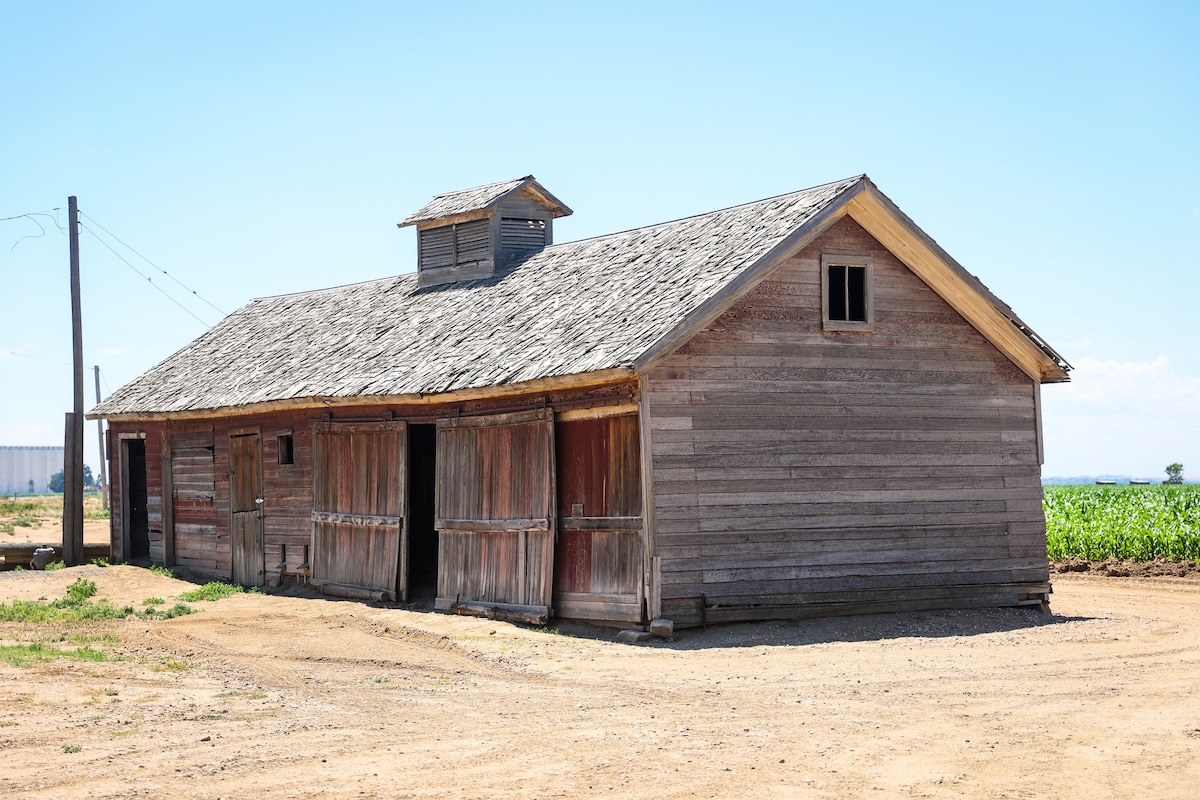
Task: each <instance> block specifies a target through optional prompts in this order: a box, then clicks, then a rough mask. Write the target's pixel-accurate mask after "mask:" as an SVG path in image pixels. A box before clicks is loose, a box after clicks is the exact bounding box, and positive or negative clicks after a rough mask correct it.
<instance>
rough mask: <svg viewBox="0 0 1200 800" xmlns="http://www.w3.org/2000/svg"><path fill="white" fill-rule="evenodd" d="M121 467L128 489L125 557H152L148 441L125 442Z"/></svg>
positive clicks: (142, 558) (126, 488)
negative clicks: (147, 490)
mask: <svg viewBox="0 0 1200 800" xmlns="http://www.w3.org/2000/svg"><path fill="white" fill-rule="evenodd" d="M121 449H122V453H121V469H122V472H123V473H124V474H123V475H122V476H121V477H122V478H124V490H125V498H124V500H125V520H126V521H125V535H126V539H125V546H126V551H125V558H127V559H128V560H130V561H141V560H147V559H149V558H150V520H149V516H148V515H147V512H146V440H145V439H123V440H122V441H121Z"/></svg>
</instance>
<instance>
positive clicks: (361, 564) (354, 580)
mask: <svg viewBox="0 0 1200 800" xmlns="http://www.w3.org/2000/svg"><path fill="white" fill-rule="evenodd" d="M407 438H408V437H407V428H406V426H405V424H404V423H403V422H354V423H351V422H321V423H317V425H316V428H315V430H314V448H315V462H314V469H313V511H312V537H313V543H312V555H311V558H312V582H313V583H314V584H315V585H318V586H323V587H325V589H326V590H327V591H330V592H332V593H339V592H340V593H354V592H362V591H366V592H379V593H382V595H383V596H384V598H385V599H391V598H393V597H399V598H401V599H404V597H405V595H406V592H407V586H406V583H407V582H406V581H405V573H406V570H405V569H404V564H403V563H402V558H403V556H404V554H405V553H406V552H407V549H408V548H407V547H406V542H405V535H406V533H407V526H406V525H405V524H404V522H405V519H404V517H405V510H404V499H405V492H404V485H405V478H404V476H405V466H406V464H407V457H408V456H407Z"/></svg>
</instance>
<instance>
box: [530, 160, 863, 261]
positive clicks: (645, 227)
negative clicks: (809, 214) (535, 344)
mask: <svg viewBox="0 0 1200 800" xmlns="http://www.w3.org/2000/svg"><path fill="white" fill-rule="evenodd" d="M863 179H866V180H870V178H868V177H867V174H866V173H865V172H864V173H861V174H859V175H852V176H851V177H849V178H842V179H841V180H836V181H826V182H825V183H818V184H817V185H816V186H809V187H808V188H805V189H796V190H795V191H791V192H782V193H780V194H775V195H771V196H770V197H762V198H759V199H758V200H749V201H747V202H745V203H736V204H734V205H732V206H725V207H724V208H716V209H713V210H712V211H702V212H700V213H698V214H689V215H687V216H685V217H677V218H676V219H668V220H663V221H662V222H652V223H650V224H649V225H640V226H638V227H635V228H625V229H623V230H619V231H613V232H612V233H598V234H596V235H595V236H585V237H584V238H582V239H572V240H571V241H569V242H555V243H554V244H551V245H547V246H546V247H545V248H544V249H546V250H553V249H555V248H558V247H566V246H567V245H572V244H579V243H580V242H593V241H596V240H597V239H607V238H608V237H610V236H621V235H623V234H626V233H636V232H638V231H647V230H650V229H651V228H659V227H662V226H664V225H674V224H675V223H677V222H687V221H688V220H692V219H699V218H701V217H711V216H714V215H716V214H722V213H724V212H726V211H734V210H736V209H739V208H745V207H747V206H756V205H759V204H760V203H769V202H770V201H772V200H779V199H780V198H783V197H791V196H792V195H797V194H804V193H806V192H813V191H816V190H817V189H824V188H825V187H826V186H833V185H835V184H838V183H844V184H847V185H850V184H853V183H855V182H857V181H860V180H863Z"/></svg>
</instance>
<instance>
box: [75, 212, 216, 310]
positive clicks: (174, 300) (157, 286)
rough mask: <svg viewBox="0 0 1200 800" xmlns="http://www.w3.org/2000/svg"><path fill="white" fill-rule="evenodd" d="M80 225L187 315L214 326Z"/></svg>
mask: <svg viewBox="0 0 1200 800" xmlns="http://www.w3.org/2000/svg"><path fill="white" fill-rule="evenodd" d="M79 227H81V228H83V229H84V230H85V231H87V232H88V233H90V234H91V235H92V238H93V239H95V240H96V241H97V242H99V243H100V244H102V245H104V246H105V247H106V248H108V251H109V252H110V253H112V254H113V255H114V256H116V257H117V258H119V259H120V260H121V261H123V262H124V263H125V266H127V267H129V268H130V269H131V270H133V271H134V272H136V273H137V274H138V275H140V276H142V277H143V278H145V279H146V281H147V282H148V283H149V284H150V285H151V286H153V287H154V288H155V289H157V290H158V291H159V293H160V294H162V296H163V297H165V298H167V299H168V300H170V301H171V302H172V303H174V304H175V305H177V306H179V307H180V308H182V309H183V310H184V312H185V313H187V315H188V316H190V317H191V318H192V319H194V320H196V321H197V322H199V323H200V324H201V325H203V326H204V327H205V328H211V327H212V325H209V324H208V323H207V322H205V321H204V320H202V319H200V318H199V317H197V316H196V315H195V314H193V313H192V311H191V309H189V308H188V307H187V306H185V305H184V304H183V303H181V302H179V301H178V300H176V299H175V298H174V297H171V295H169V294H167V292H166V290H165V289H163V288H162V287H161V286H159V285H158V284H157V283H155V282H154V279H153V278H151V277H150V276H149V275H147V274H145V273H144V272H142V271H141V270H140V269H138V268H137V267H135V266H134V265H133V264H130V263H129V262H128V261H127V260H126V259H125V257H124V256H122V255H121V254H120V253H118V252H117V251H116V250H113V249H112V246H111V245H109V243H108V242H106V241H104V240H103V239H101V238H100V237H99V236H97V235H96V232H95V231H93V230H92V229H91V228H90V227H89V226H87V225H84V224H83V223H80V225H79ZM113 238H114V239H115V238H116V237H115V236H114V237H113ZM118 241H119V240H118Z"/></svg>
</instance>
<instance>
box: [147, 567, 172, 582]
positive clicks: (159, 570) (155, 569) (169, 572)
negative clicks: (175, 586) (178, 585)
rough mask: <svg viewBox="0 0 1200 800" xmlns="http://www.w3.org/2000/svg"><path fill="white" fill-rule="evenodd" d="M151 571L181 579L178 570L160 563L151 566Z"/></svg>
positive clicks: (166, 576) (165, 576)
mask: <svg viewBox="0 0 1200 800" xmlns="http://www.w3.org/2000/svg"><path fill="white" fill-rule="evenodd" d="M150 571H151V572H153V573H154V574H155V575H161V576H163V577H164V578H175V579H176V580H178V579H179V573H178V572H176V571H175V570H173V569H171V568H170V567H163V566H160V565H158V564H155V565H154V566H152V567H150Z"/></svg>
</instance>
